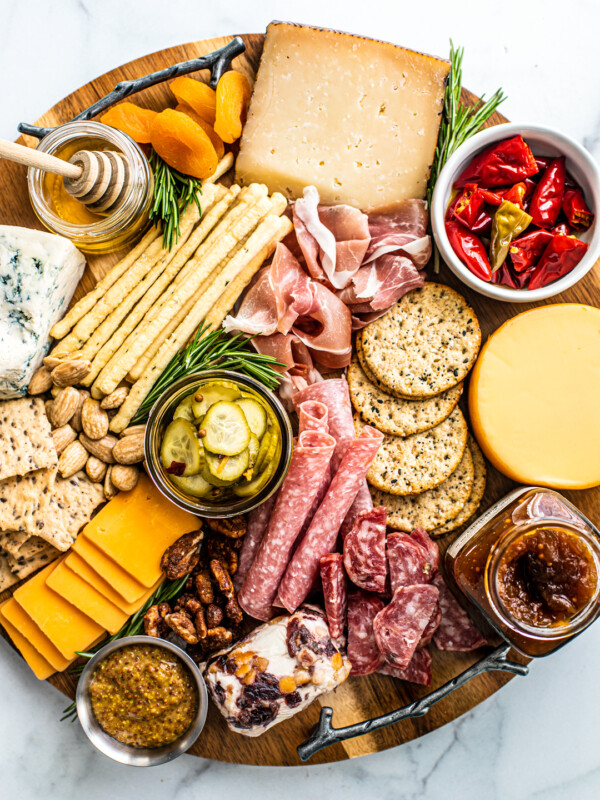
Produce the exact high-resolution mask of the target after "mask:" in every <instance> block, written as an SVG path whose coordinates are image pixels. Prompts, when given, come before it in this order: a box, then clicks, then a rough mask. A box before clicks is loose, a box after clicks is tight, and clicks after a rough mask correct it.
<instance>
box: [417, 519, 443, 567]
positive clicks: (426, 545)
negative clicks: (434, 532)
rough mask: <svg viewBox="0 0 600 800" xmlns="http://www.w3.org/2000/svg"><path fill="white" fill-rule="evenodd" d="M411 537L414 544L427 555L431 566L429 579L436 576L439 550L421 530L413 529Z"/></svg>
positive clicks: (438, 565)
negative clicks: (417, 544) (419, 546)
mask: <svg viewBox="0 0 600 800" xmlns="http://www.w3.org/2000/svg"><path fill="white" fill-rule="evenodd" d="M411 537H412V538H413V539H414V541H415V542H418V543H419V544H420V545H421V547H423V549H424V550H425V552H426V553H427V560H428V562H429V564H430V565H431V568H430V574H431V577H433V576H434V575H436V574H437V572H438V570H439V568H440V548H439V547H438V546H437V544H436V543H435V542H434V541H433V539H432V538H431V537H430V536H429V535H428V534H427V533H426V532H425V531H424V530H423V528H415V529H414V531H413V532H412V533H411Z"/></svg>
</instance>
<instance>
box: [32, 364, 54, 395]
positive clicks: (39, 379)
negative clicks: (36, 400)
mask: <svg viewBox="0 0 600 800" xmlns="http://www.w3.org/2000/svg"><path fill="white" fill-rule="evenodd" d="M51 386H52V376H51V375H50V370H49V369H47V368H46V367H40V368H39V369H36V371H35V372H34V373H33V375H32V378H31V380H30V381H29V386H28V388H27V391H28V392H29V394H44V392H47V391H48V389H50V387H51Z"/></svg>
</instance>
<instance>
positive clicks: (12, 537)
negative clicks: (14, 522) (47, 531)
mask: <svg viewBox="0 0 600 800" xmlns="http://www.w3.org/2000/svg"><path fill="white" fill-rule="evenodd" d="M33 538H37V537H32V536H31V534H30V533H27V532H26V531H6V532H5V533H0V550H4V551H5V552H6V553H9V554H10V555H11V556H15V558H16V557H17V555H18V553H19V550H20V548H21V547H23V545H24V544H25V543H26V542H28V541H29V540H30V539H33Z"/></svg>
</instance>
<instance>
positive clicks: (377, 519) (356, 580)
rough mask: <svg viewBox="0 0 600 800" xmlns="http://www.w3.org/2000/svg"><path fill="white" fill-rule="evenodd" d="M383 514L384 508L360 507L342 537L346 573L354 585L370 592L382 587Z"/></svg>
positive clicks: (385, 569)
mask: <svg viewBox="0 0 600 800" xmlns="http://www.w3.org/2000/svg"><path fill="white" fill-rule="evenodd" d="M386 516H387V512H386V510H385V508H373V509H371V510H370V511H361V512H360V513H359V514H358V515H357V517H356V519H355V520H354V525H353V526H352V530H351V531H350V533H349V534H348V535H347V536H346V538H345V539H344V566H345V568H346V572H347V574H348V577H349V578H350V580H351V581H352V583H353V584H354V585H355V586H358V587H359V588H360V589H366V590H367V591H370V592H384V591H385V578H386V575H387V563H386V558H385V521H386Z"/></svg>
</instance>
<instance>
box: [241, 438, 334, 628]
mask: <svg viewBox="0 0 600 800" xmlns="http://www.w3.org/2000/svg"><path fill="white" fill-rule="evenodd" d="M334 447H335V439H333V437H332V436H329V434H327V433H317V432H315V431H305V432H304V433H302V434H301V435H300V436H299V437H298V444H297V446H296V448H295V449H294V451H293V453H292V458H291V461H290V466H289V469H288V472H287V475H286V476H285V479H284V481H283V483H282V485H281V488H280V490H279V493H278V495H277V500H276V501H275V506H274V508H273V511H272V513H271V516H270V519H269V524H268V526H267V529H266V531H265V534H264V536H263V538H262V541H261V543H260V546H259V548H258V551H257V553H256V557H255V558H254V561H253V562H252V565H251V567H250V569H249V571H248V574H247V575H246V578H245V580H244V583H243V585H242V588H241V590H240V592H239V594H238V602H239V604H240V606H241V607H242V608H243V609H244V611H245V612H246V613H247V614H249V615H250V616H251V617H255V618H256V619H261V620H265V621H266V620H269V619H270V618H271V616H272V609H271V605H272V603H273V600H274V599H275V596H276V594H277V587H278V585H279V581H280V579H281V576H282V575H283V573H284V572H285V569H286V567H287V565H288V561H289V557H290V553H291V552H292V549H293V547H294V544H295V542H296V539H297V537H298V534H299V533H300V531H301V529H302V526H303V524H304V520H305V518H306V515H307V514H308V512H309V511H310V509H311V506H312V504H313V500H314V498H315V496H316V494H317V492H318V491H319V488H320V486H321V484H322V482H323V476H324V475H325V473H326V472H327V470H328V469H329V462H330V461H331V456H332V455H333V450H334ZM320 555H324V554H323V553H321V554H320ZM309 589H310V586H309Z"/></svg>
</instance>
